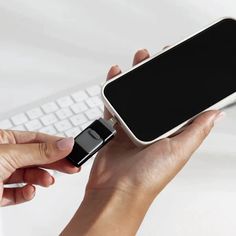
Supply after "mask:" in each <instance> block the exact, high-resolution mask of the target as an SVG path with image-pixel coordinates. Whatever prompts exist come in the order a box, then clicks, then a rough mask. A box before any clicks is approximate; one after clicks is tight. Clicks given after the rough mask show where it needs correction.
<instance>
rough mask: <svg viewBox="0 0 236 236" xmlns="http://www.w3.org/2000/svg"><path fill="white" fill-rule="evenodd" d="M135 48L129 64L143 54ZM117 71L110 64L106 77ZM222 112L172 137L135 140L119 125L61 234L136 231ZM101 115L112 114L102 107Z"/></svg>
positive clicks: (207, 114) (96, 235)
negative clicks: (141, 143)
mask: <svg viewBox="0 0 236 236" xmlns="http://www.w3.org/2000/svg"><path fill="white" fill-rule="evenodd" d="M148 57H149V53H148V51H147V50H146V49H143V50H139V51H138V52H137V53H136V54H135V57H134V60H133V65H135V64H138V63H139V62H141V61H143V60H145V59H147V58H148ZM120 73H121V70H120V68H119V67H118V66H113V67H112V68H111V69H110V71H109V72H108V76H107V79H111V78H112V77H114V76H116V75H118V74H120ZM222 115H223V113H222V112H220V111H207V112H204V113H202V114H201V115H199V116H198V117H197V118H196V119H195V120H193V121H192V122H191V123H189V124H188V125H186V126H185V127H184V128H182V129H181V130H180V131H179V132H177V133H176V134H174V135H172V136H171V137H168V138H164V139H162V140H160V141H158V142H156V143H154V144H152V145H150V146H146V147H137V146H135V145H134V144H133V143H132V141H131V140H130V139H129V137H128V136H127V135H126V133H125V132H124V131H123V130H122V128H121V127H120V126H119V125H117V126H116V129H117V135H116V136H115V138H114V139H113V140H112V141H111V142H110V143H109V144H107V145H106V146H105V147H104V148H103V149H102V150H101V151H100V152H99V153H98V155H97V156H96V159H95V161H94V163H93V167H92V169H91V173H90V177H89V181H88V184H87V187H86V192H85V196H84V199H83V201H82V203H81V205H80V207H79V209H78V210H77V212H76V213H75V215H74V217H73V218H72V220H71V221H70V223H69V224H68V225H67V227H66V228H65V229H64V231H63V232H62V234H61V235H62V236H75V235H89V236H90V235H91V236H93V235H94V236H100V235H101V236H106V235H109V236H110V235H113V236H116V235H117V236H120V235H122V236H123V235H125V236H126V235H127V236H128V235H135V234H136V232H137V230H138V228H139V226H140V224H141V223H142V220H143V218H144V216H145V214H146V212H147V210H148V208H149V207H150V205H151V203H152V201H153V200H154V199H155V198H156V197H157V196H158V194H159V193H160V192H161V190H162V189H163V188H164V187H165V186H166V185H167V184H168V183H169V182H170V181H171V180H172V179H173V178H174V177H175V176H176V174H177V173H178V172H179V171H180V170H181V169H182V168H183V166H184V165H185V164H186V162H187V161H188V160H189V159H190V157H191V156H192V154H193V153H194V152H195V150H196V149H197V148H198V147H199V146H200V145H201V143H202V142H203V141H204V139H205V138H206V137H207V136H208V134H209V132H210V131H211V129H212V128H213V126H214V123H215V121H216V120H217V119H219V118H221V116H222ZM104 116H105V118H106V119H109V118H110V117H111V115H110V114H109V112H108V111H107V110H106V109H105V111H104Z"/></svg>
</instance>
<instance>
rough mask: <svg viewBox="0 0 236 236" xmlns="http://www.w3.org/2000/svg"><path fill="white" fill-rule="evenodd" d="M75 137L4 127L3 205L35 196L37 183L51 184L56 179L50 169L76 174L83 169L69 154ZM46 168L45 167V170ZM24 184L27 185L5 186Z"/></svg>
mask: <svg viewBox="0 0 236 236" xmlns="http://www.w3.org/2000/svg"><path fill="white" fill-rule="evenodd" d="M73 145H74V139H73V138H61V137H56V136H50V135H47V134H42V133H36V132H23V131H11V130H0V204H1V206H9V205H15V204H20V203H24V202H27V201H30V200H32V199H33V198H34V196H35V193H36V186H37V185H40V186H43V187H49V186H50V185H52V184H54V181H55V180H54V178H53V176H51V175H50V174H49V172H47V170H46V169H52V170H57V171H60V172H64V173H68V174H73V173H77V172H79V171H80V169H79V168H77V167H74V166H72V164H70V163H69V162H68V161H67V160H65V158H64V157H65V156H67V155H68V154H69V153H70V152H71V150H72V147H73ZM42 168H43V169H42ZM17 183H24V184H25V185H24V186H23V187H13V188H12V187H11V188H9V187H6V186H5V185H6V184H7V185H9V184H17Z"/></svg>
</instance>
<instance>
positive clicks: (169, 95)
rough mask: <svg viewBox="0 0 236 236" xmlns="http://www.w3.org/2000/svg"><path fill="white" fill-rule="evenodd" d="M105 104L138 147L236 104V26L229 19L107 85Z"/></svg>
mask: <svg viewBox="0 0 236 236" xmlns="http://www.w3.org/2000/svg"><path fill="white" fill-rule="evenodd" d="M102 98H103V101H104V104H105V106H106V107H107V109H108V110H109V111H110V113H111V114H112V115H113V116H114V117H115V118H116V119H117V120H118V122H119V123H120V125H121V126H122V127H123V129H124V130H125V132H126V133H127V134H128V136H129V137H130V138H131V139H132V140H133V142H134V143H136V144H137V145H148V144H151V143H153V142H156V141H157V140H159V139H162V138H165V137H168V136H170V135H171V134H173V133H175V132H176V131H177V130H178V129H180V128H181V127H182V126H184V125H185V124H186V123H187V122H188V121H189V120H191V119H193V118H194V117H196V116H197V115H198V114H200V113H201V112H203V111H206V110H210V109H221V108H223V107H224V106H227V105H228V104H230V103H232V102H233V101H235V100H236V20H234V19H231V18H224V19H222V20H219V21H217V22H216V23H214V24H212V25H210V26H209V27H207V28H205V29H204V30H202V31H200V32H198V33H197V34H195V35H193V36H191V37H189V38H187V39H186V40H184V41H182V42H180V43H178V44H176V45H174V46H172V47H170V48H167V49H166V50H164V51H162V52H161V53H158V54H157V55H155V56H153V57H151V58H149V59H147V60H145V61H144V62H142V63H140V64H138V65H137V66H135V67H133V68H132V69H131V70H129V71H127V72H126V73H123V74H120V75H118V76H116V77H115V78H113V79H111V80H109V81H108V82H106V83H105V85H104V86H103V88H102Z"/></svg>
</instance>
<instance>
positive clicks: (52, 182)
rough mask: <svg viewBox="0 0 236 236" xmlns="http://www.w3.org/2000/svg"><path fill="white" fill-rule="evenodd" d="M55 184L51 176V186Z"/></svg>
mask: <svg viewBox="0 0 236 236" xmlns="http://www.w3.org/2000/svg"><path fill="white" fill-rule="evenodd" d="M54 183H55V179H54V177H53V176H51V185H53V184H54Z"/></svg>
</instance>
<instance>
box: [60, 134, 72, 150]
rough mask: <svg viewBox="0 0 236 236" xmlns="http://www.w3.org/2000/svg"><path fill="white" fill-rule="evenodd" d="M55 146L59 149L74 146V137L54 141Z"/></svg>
mask: <svg viewBox="0 0 236 236" xmlns="http://www.w3.org/2000/svg"><path fill="white" fill-rule="evenodd" d="M56 145H57V148H58V149H59V150H62V151H63V150H67V149H70V148H72V147H73V146H74V138H72V137H70V138H63V139H60V140H58V141H57V142H56Z"/></svg>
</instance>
